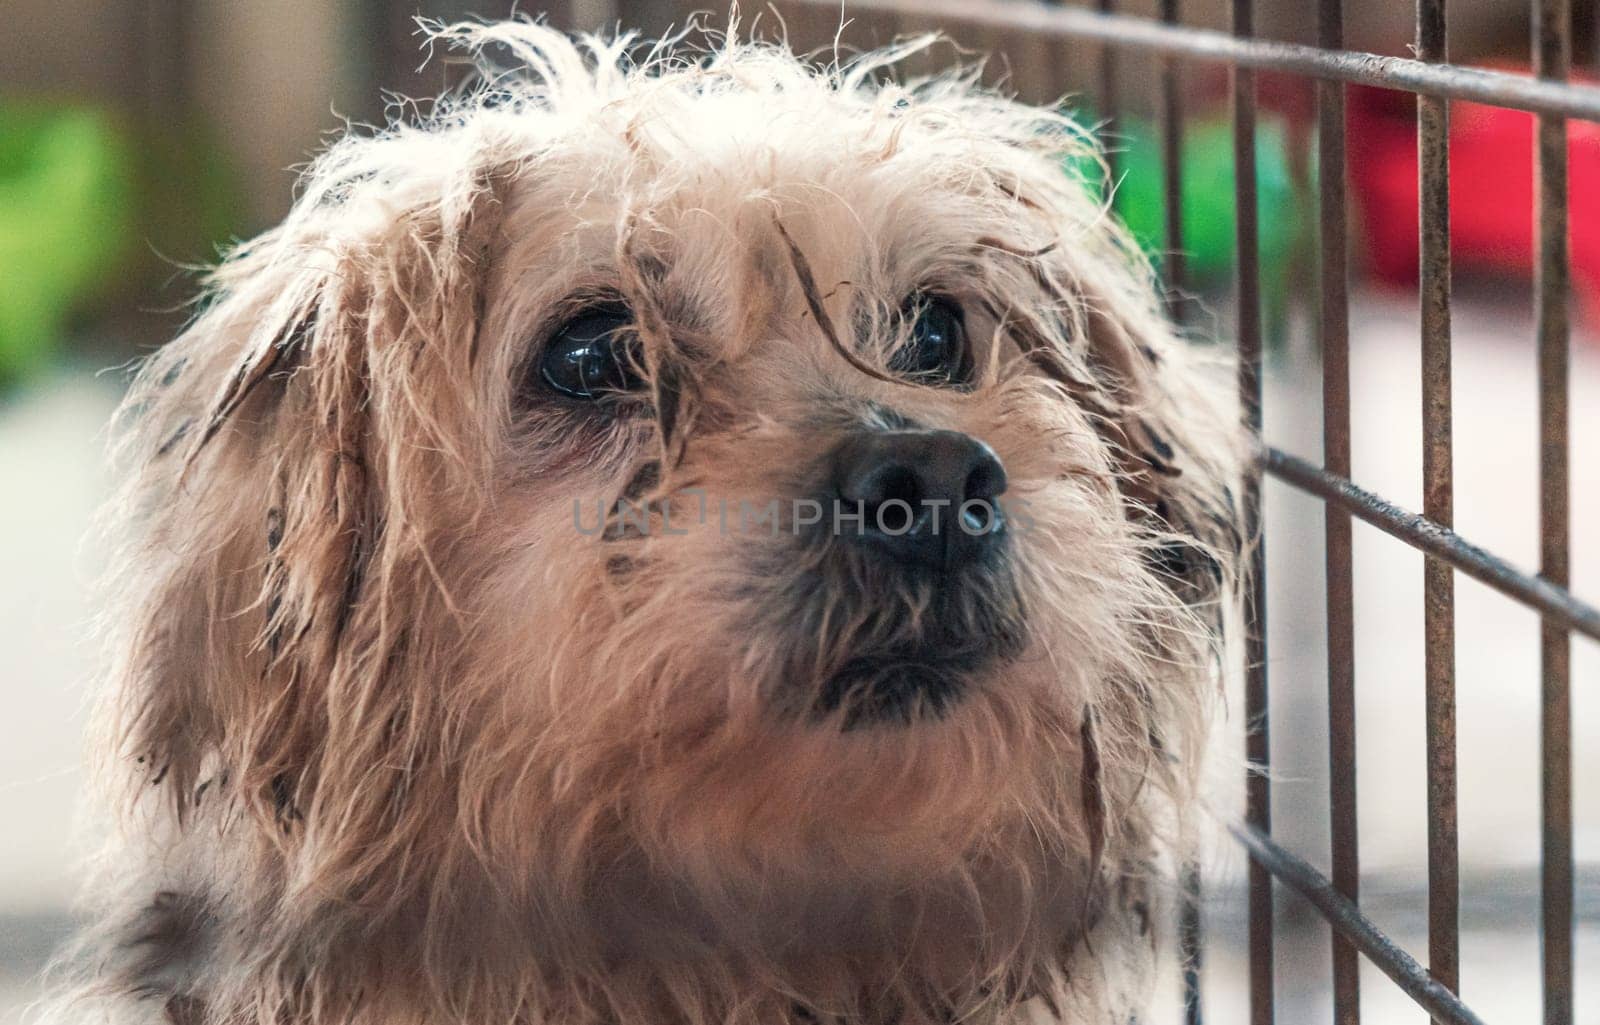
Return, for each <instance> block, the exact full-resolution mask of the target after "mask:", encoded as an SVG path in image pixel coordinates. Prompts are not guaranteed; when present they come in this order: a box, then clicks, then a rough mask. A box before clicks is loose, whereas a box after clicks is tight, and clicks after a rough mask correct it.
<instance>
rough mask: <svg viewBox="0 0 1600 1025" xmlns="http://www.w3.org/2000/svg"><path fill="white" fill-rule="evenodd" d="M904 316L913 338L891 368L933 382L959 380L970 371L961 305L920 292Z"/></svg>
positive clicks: (894, 360) (904, 308)
mask: <svg viewBox="0 0 1600 1025" xmlns="http://www.w3.org/2000/svg"><path fill="white" fill-rule="evenodd" d="M902 316H904V317H905V319H906V320H908V321H910V323H911V337H910V338H909V339H908V340H907V341H906V344H905V345H903V346H901V347H900V349H899V350H898V351H897V352H896V353H895V354H894V355H893V356H891V357H890V359H889V369H891V370H893V371H894V372H895V373H898V374H904V375H905V376H907V377H913V378H918V379H921V380H926V381H928V382H929V383H933V384H950V383H959V382H961V381H963V380H965V378H966V373H967V332H966V327H965V326H964V325H963V324H962V320H961V307H959V306H957V305H956V304H955V303H954V302H952V301H951V300H949V299H946V298H945V297H944V296H939V295H928V294H926V293H923V292H918V293H917V294H916V295H913V296H912V297H911V298H910V299H908V300H907V301H906V304H905V306H904V307H903V313H902Z"/></svg>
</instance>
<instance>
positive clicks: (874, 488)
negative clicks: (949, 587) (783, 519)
mask: <svg viewBox="0 0 1600 1025" xmlns="http://www.w3.org/2000/svg"><path fill="white" fill-rule="evenodd" d="M832 470H833V486H834V491H835V494H836V496H837V500H838V505H837V507H836V508H835V517H834V523H835V527H836V530H837V533H838V534H839V535H840V536H842V537H844V538H847V539H850V540H857V541H861V542H864V543H866V544H870V545H872V546H874V547H876V548H878V549H880V550H882V551H885V552H887V553H888V554H890V555H891V556H893V557H894V558H896V559H899V560H902V561H905V562H915V563H922V564H927V565H935V566H955V565H957V564H959V563H962V562H965V561H967V560H970V559H973V558H976V557H977V556H979V555H981V554H982V553H984V552H985V551H988V550H989V549H991V548H992V547H993V546H994V545H995V544H996V543H997V540H998V537H999V535H1000V533H1001V531H1002V530H1003V529H1004V527H1005V518H1004V515H1003V514H1002V512H1001V509H1000V503H999V501H998V499H999V497H1000V495H1001V494H1002V493H1003V492H1004V491H1005V489H1006V471H1005V467H1004V466H1002V465H1001V464H1000V459H999V457H998V456H996V455H995V454H994V450H993V449H991V448H990V447H989V446H988V445H985V444H984V443H983V442H981V441H979V440H978V439H976V438H973V437H969V436H968V435H965V434H961V433H959V432H957V431H924V430H902V431H863V432H860V433H857V434H852V435H850V436H849V437H847V438H846V439H845V440H844V441H842V442H840V443H839V445H838V446H837V447H836V448H834V450H833V454H832Z"/></svg>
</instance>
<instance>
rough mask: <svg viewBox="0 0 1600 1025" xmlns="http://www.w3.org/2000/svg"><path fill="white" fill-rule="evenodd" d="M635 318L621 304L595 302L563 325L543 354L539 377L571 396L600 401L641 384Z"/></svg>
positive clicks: (557, 330)
mask: <svg viewBox="0 0 1600 1025" xmlns="http://www.w3.org/2000/svg"><path fill="white" fill-rule="evenodd" d="M632 326H633V316H632V315H631V314H630V313H629V312H628V308H627V307H626V306H624V305H622V304H621V303H607V304H605V305H603V306H593V307H590V308H589V309H587V310H584V311H583V312H582V313H579V314H578V315H577V316H576V317H573V318H572V319H571V320H569V321H567V322H566V323H565V324H562V325H561V326H560V327H559V328H557V329H556V332H555V334H553V335H551V336H550V341H549V342H548V343H546V345H545V348H544V354H543V355H542V356H540V358H539V376H540V377H541V378H542V379H543V380H544V383H545V385H546V386H547V387H549V388H550V389H551V390H552V391H555V392H557V393H559V394H561V395H565V396H567V397H568V398H574V399H596V398H599V397H600V396H602V395H604V394H605V393H607V392H629V391H633V390H634V389H636V388H638V387H639V386H640V383H641V382H640V379H639V371H638V365H639V361H638V354H637V352H635V351H634V344H633V343H634V335H633V332H632V330H631V328H632Z"/></svg>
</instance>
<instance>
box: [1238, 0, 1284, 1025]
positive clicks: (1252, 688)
mask: <svg viewBox="0 0 1600 1025" xmlns="http://www.w3.org/2000/svg"><path fill="white" fill-rule="evenodd" d="M1254 15H1255V12H1254V9H1253V4H1252V0H1233V32H1234V35H1235V36H1238V37H1240V38H1248V37H1250V36H1251V35H1252V34H1254V31H1255V25H1254V20H1255V18H1254ZM1230 74H1231V77H1232V94H1233V206H1234V217H1235V223H1236V229H1237V230H1236V236H1235V244H1236V254H1235V262H1236V264H1237V268H1238V282H1237V298H1238V307H1239V308H1238V318H1239V405H1240V408H1241V410H1242V412H1243V414H1244V422H1245V425H1246V426H1247V427H1248V428H1249V430H1250V432H1251V434H1252V435H1254V436H1255V437H1256V438H1260V437H1261V265H1260V245H1259V233H1258V227H1259V226H1258V223H1257V217H1258V210H1257V205H1256V82H1255V72H1254V71H1252V70H1251V69H1249V68H1247V67H1234V68H1232V69H1231V71H1230ZM1244 529H1245V536H1246V537H1248V538H1250V539H1251V543H1252V550H1251V585H1250V594H1249V596H1248V601H1247V602H1246V616H1245V699H1244V701H1245V757H1246V759H1247V761H1248V762H1249V766H1248V769H1247V772H1248V775H1247V776H1246V777H1245V817H1246V819H1247V820H1248V821H1249V823H1250V824H1251V825H1252V826H1253V827H1255V828H1256V829H1259V830H1260V831H1261V832H1263V833H1271V832H1272V788H1271V783H1270V780H1269V779H1268V776H1267V771H1268V769H1269V767H1270V765H1271V762H1272V744H1271V731H1270V719H1269V717H1268V701H1267V698H1268V691H1267V567H1266V558H1265V552H1266V547H1265V545H1266V542H1265V539H1264V538H1263V537H1262V536H1261V472H1260V470H1259V469H1258V468H1256V467H1251V468H1250V469H1249V470H1248V471H1247V472H1246V474H1245V480H1244ZM1249 903H1250V911H1249V916H1250V1021H1251V1025H1272V1021H1273V977H1272V969H1273V961H1274V957H1273V935H1272V876H1271V874H1270V873H1268V872H1267V870H1266V869H1265V868H1264V867H1262V866H1261V865H1259V864H1257V863H1255V862H1252V863H1251V865H1250V901H1249Z"/></svg>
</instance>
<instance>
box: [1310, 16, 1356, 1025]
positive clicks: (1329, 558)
mask: <svg viewBox="0 0 1600 1025" xmlns="http://www.w3.org/2000/svg"><path fill="white" fill-rule="evenodd" d="M1317 45H1318V46H1321V47H1323V48H1324V49H1328V50H1338V49H1342V48H1343V46H1344V7H1343V4H1342V3H1341V0H1321V3H1320V4H1319V6H1318V10H1317ZM1344 133H1345V125H1344V85H1343V83H1340V82H1333V81H1320V82H1318V83H1317V154H1318V156H1317V211H1318V212H1317V226H1318V233H1319V238H1318V242H1319V244H1318V246H1317V249H1318V253H1319V254H1320V256H1319V259H1320V266H1319V268H1318V274H1319V282H1318V289H1317V293H1318V296H1319V298H1320V309H1319V310H1318V319H1317V342H1318V346H1319V348H1320V349H1321V350H1322V463H1323V468H1324V470H1325V471H1326V472H1327V473H1328V474H1330V475H1332V476H1336V477H1342V478H1345V479H1347V480H1348V479H1349V477H1350V305H1349V294H1348V292H1349V288H1348V281H1347V280H1346V266H1345V260H1346V250H1347V247H1348V240H1347V232H1346V225H1345V137H1344ZM1322 515H1323V532H1324V536H1325V539H1326V540H1325V545H1324V549H1325V553H1324V562H1325V571H1326V597H1327V631H1328V834H1329V837H1330V839H1331V845H1330V846H1331V848H1332V851H1331V853H1332V856H1333V885H1334V887H1335V888H1336V889H1337V890H1338V891H1339V893H1341V894H1342V895H1344V897H1345V898H1346V899H1347V900H1349V901H1350V903H1351V905H1352V906H1357V907H1359V905H1360V890H1361V861H1360V846H1359V844H1358V843H1357V813H1356V808H1357V801H1356V678H1355V646H1356V637H1355V579H1354V569H1353V566H1352V559H1351V531H1352V527H1353V524H1352V522H1351V519H1350V513H1349V511H1348V510H1346V509H1343V508H1341V507H1339V506H1338V505H1336V504H1334V503H1332V502H1328V503H1324V505H1323V510H1322ZM1329 938H1330V941H1331V943H1332V945H1333V1021H1334V1025H1357V1023H1358V1022H1360V1021H1361V962H1360V959H1359V958H1358V957H1357V956H1356V947H1355V946H1354V944H1352V943H1351V942H1350V941H1349V940H1348V939H1346V938H1345V937H1344V936H1342V935H1341V934H1340V933H1339V932H1338V931H1337V930H1334V931H1333V932H1332V934H1331V935H1330V937H1329Z"/></svg>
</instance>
